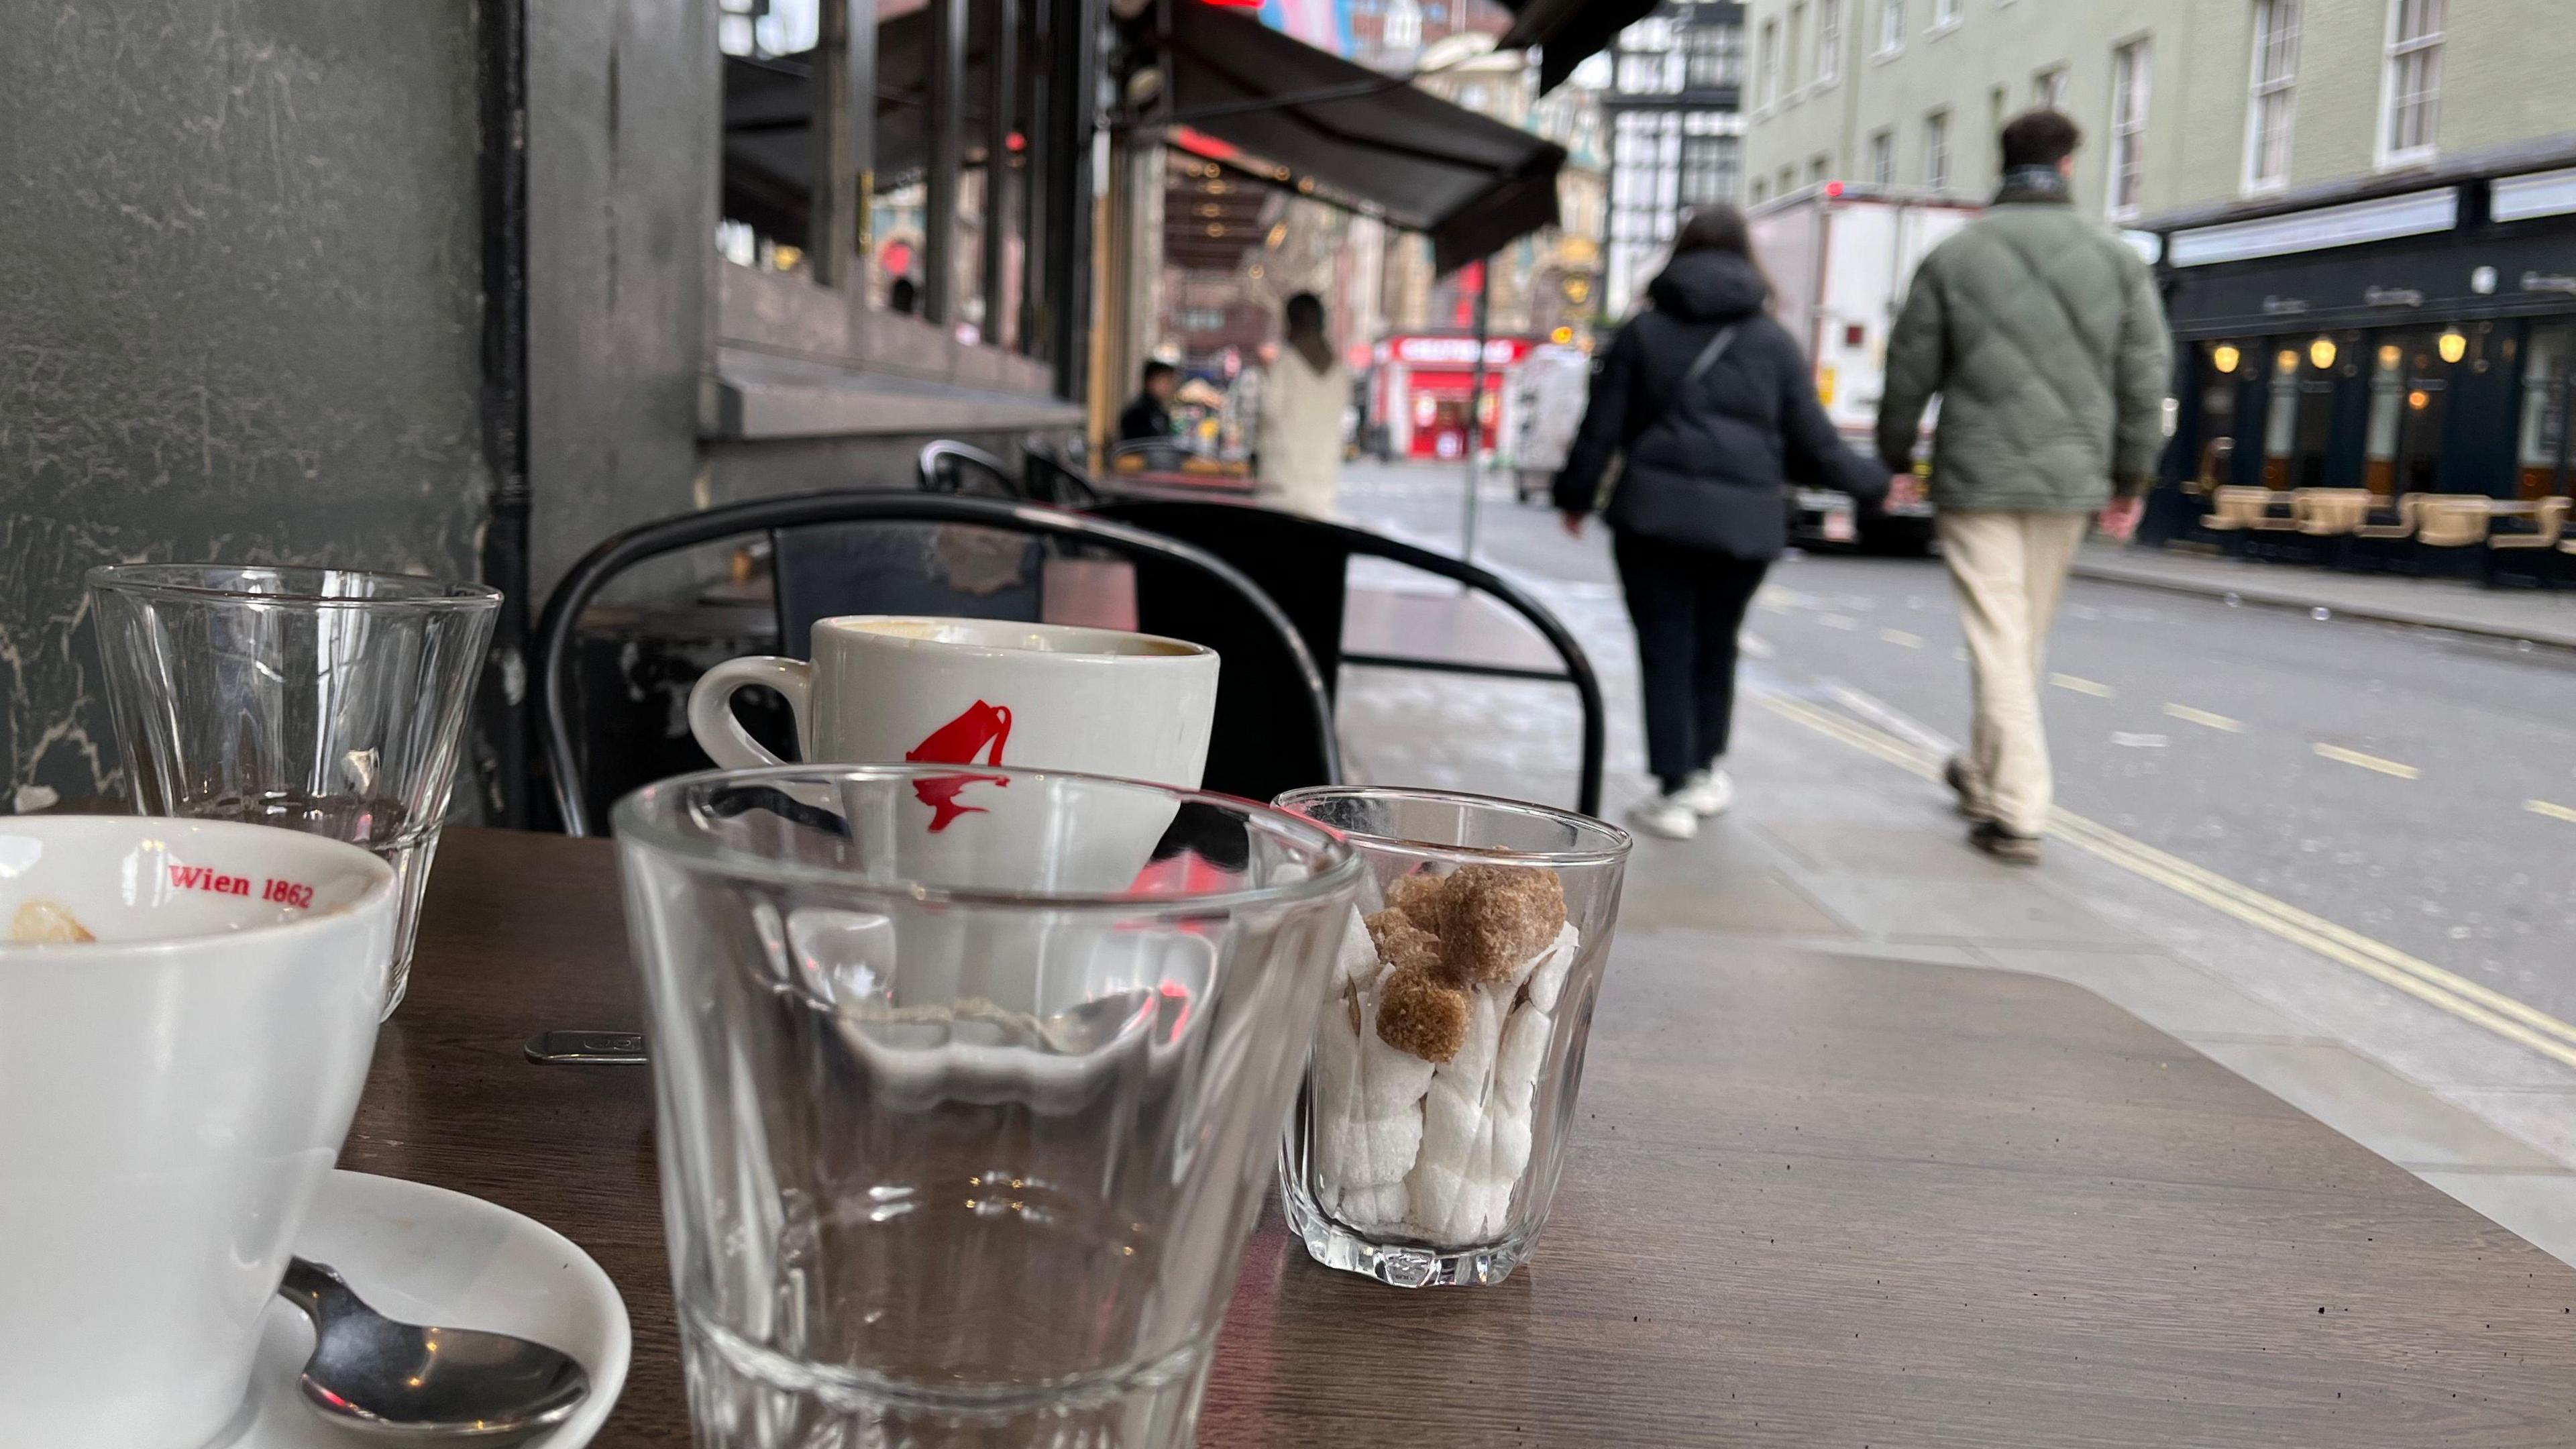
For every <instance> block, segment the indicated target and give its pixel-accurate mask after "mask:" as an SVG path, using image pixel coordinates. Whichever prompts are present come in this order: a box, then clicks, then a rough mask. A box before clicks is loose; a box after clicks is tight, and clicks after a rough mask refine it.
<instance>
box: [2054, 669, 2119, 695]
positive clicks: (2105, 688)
mask: <svg viewBox="0 0 2576 1449" xmlns="http://www.w3.org/2000/svg"><path fill="white" fill-rule="evenodd" d="M2048 682H2049V683H2051V684H2054V685H2056V686H2057V687H2058V688H2060V689H2071V690H2074V691H2075V692H2076V693H2077V694H2089V695H2091V696H2093V697H2094V698H2095V699H2109V698H2110V697H2111V686H2109V685H2107V684H2104V683H2103V682H2102V681H2100V680H2098V679H2086V678H2085V677H2084V676H2082V675H2080V674H2052V675H2050V676H2048Z"/></svg>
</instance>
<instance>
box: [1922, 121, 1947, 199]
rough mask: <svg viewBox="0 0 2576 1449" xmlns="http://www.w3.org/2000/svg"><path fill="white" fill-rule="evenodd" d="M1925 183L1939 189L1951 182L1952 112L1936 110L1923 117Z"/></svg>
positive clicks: (1936, 189) (1935, 189)
mask: <svg viewBox="0 0 2576 1449" xmlns="http://www.w3.org/2000/svg"><path fill="white" fill-rule="evenodd" d="M1923 184H1924V185H1925V186H1928V187H1930V188H1932V189H1933V190H1934V191H1939V190H1941V189H1942V188H1944V187H1946V186H1948V185H1949V184H1950V113H1949V112H1948V111H1934V112H1933V113H1932V114H1930V115H1928V116H1925V117H1924V118H1923Z"/></svg>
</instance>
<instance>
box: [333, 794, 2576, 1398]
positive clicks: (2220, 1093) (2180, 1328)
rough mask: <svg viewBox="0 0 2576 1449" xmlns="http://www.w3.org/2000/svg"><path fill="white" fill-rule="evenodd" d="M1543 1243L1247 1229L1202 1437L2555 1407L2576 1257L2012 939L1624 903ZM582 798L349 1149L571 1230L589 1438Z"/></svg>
mask: <svg viewBox="0 0 2576 1449" xmlns="http://www.w3.org/2000/svg"><path fill="white" fill-rule="evenodd" d="M1610 972H1611V974H1610V977H1609V980H1608V982H1607V985H1606V987H1605V989H1604V991H1603V994H1602V999H1601V1004H1600V1009H1599V1017H1598V1020H1597V1023H1596V1025H1595V1027H1594V1030H1593V1033H1592V1042H1591V1052H1590V1059H1589V1066H1588V1068H1587V1073H1586V1077H1587V1079H1586V1081H1585V1083H1584V1086H1583V1096H1582V1101H1581V1104H1580V1106H1579V1108H1578V1110H1577V1124H1578V1131H1577V1135H1576V1138H1575V1141H1574V1144H1573V1147H1572V1149H1571V1155H1570V1158H1569V1160H1568V1162H1567V1166H1566V1171H1565V1182H1564V1187H1563V1189H1562V1190H1561V1192H1560V1193H1559V1196H1558V1200H1557V1204H1556V1211H1555V1217H1554V1221H1553V1222H1552V1223H1551V1224H1550V1226H1549V1227H1548V1230H1547V1234H1546V1236H1545V1238H1544V1239H1543V1240H1542V1242H1541V1244H1540V1247H1539V1250H1538V1254H1537V1257H1536V1259H1535V1260H1534V1261H1533V1262H1532V1263H1531V1264H1530V1265H1529V1266H1528V1267H1526V1268H1524V1269H1523V1270H1522V1271H1521V1272H1520V1273H1518V1274H1516V1275H1515V1276H1514V1277H1513V1278H1512V1279H1511V1280H1510V1281H1509V1282H1507V1283H1505V1284H1503V1285H1502V1286H1500V1287H1496V1288H1485V1289H1456V1290H1449V1291H1441V1292H1423V1293H1404V1292H1400V1291H1397V1290H1394V1289H1389V1288H1385V1287H1381V1286H1379V1285H1377V1284H1374V1283H1371V1282H1368V1281H1366V1280H1363V1279H1359V1278H1355V1277H1351V1276H1348V1275H1345V1274H1339V1273H1334V1272H1331V1271H1328V1270H1326V1269H1322V1268H1319V1267H1316V1266H1315V1265H1314V1264H1312V1263H1310V1262H1308V1261H1306V1259H1305V1256H1304V1253H1303V1250H1302V1249H1301V1248H1299V1247H1298V1246H1297V1245H1296V1244H1295V1243H1293V1242H1292V1241H1291V1240H1290V1239H1288V1237H1287V1236H1286V1234H1285V1232H1284V1229H1283V1228H1282V1226H1281V1223H1280V1221H1279V1218H1278V1216H1277V1213H1276V1212H1275V1210H1274V1211H1272V1212H1271V1213H1269V1214H1267V1215H1266V1216H1265V1218H1264V1221H1263V1224H1262V1226H1261V1228H1260V1230H1259V1233H1258V1234H1257V1236H1256V1237H1255V1238H1254V1240H1253V1242H1252V1245H1251V1248H1250V1250H1249V1251H1248V1252H1247V1253H1246V1255H1245V1259H1244V1267H1243V1275H1242V1278H1241V1281H1240V1283H1239V1284H1238V1286H1237V1288H1236V1290H1235V1295H1234V1299H1233V1304H1232V1307H1231V1309H1230V1310H1229V1312H1228V1315H1227V1319H1226V1326H1225V1336H1224V1339H1223V1341H1222V1343H1221V1344H1220V1346H1219V1349H1218V1353H1217V1360H1216V1365H1215V1370H1214V1373H1213V1376H1212V1379H1211V1382H1210V1385H1209V1389H1208V1397H1207V1406H1206V1410H1205V1412H1204V1414H1203V1415H1202V1418H1201V1429H1200V1442H1201V1443H1202V1444H1205V1445H1210V1446H1234V1445H1283V1446H1310V1445H1311V1446H1318V1449H1320V1446H1335V1449H1342V1446H1373V1445H1387V1446H1403V1449H1425V1446H1445V1445H1458V1446H1467V1445H1476V1446H1483V1445H1493V1444H1530V1445H1537V1446H1555V1445H1577V1444H1620V1445H1699V1444H1707V1445H1718V1444H1724V1445H1730V1446H1746V1445H1761V1446H1769V1445H1782V1446H1785V1445H1827V1444H1830V1445H1836V1446H1844V1445H1862V1444H1870V1443H1877V1444H1904V1445H1958V1446H1963V1449H1965V1446H1975V1449H1996V1446H2019V1445H2030V1446H2041V1445H2046V1446H2062V1445H2070V1444H2083V1445H2117V1444H2142V1445H2143V1444H2179V1443H2189V1444H2194V1445H2235V1444H2242V1445H2249V1446H2251V1445H2262V1446H2278V1445H2312V1444H2313V1445H2326V1444H2331V1445H2337V1446H2361V1445H2380V1444H2385V1445H2406V1446H2422V1445H2430V1444H2446V1445H2451V1444H2477V1445H2534V1446H2537V1445H2561V1444H2566V1443H2569V1442H2576V1316H2571V1314H2570V1310H2571V1309H2576V1271H2571V1270H2570V1269H2568V1268H2567V1267H2566V1266H2564V1265H2562V1264H2560V1263H2559V1262H2558V1261H2557V1260H2556V1259H2553V1258H2550V1257H2548V1256H2547V1255H2545V1254H2543V1253H2541V1252H2540V1251H2539V1250H2537V1249H2535V1248H2532V1247H2530V1246H2529V1245H2528V1244H2526V1243H2524V1242H2522V1241H2521V1240H2520V1239H2518V1238H2516V1237H2514V1236H2513V1235H2512V1234H2510V1233H2507V1232H2506V1231H2505V1230H2503V1229H2502V1228H2499V1227H2497V1226H2495V1225H2494V1224H2492V1223H2490V1222H2488V1221H2487V1220H2486V1219H2484V1218H2482V1217H2480V1216H2478V1215H2477V1214H2476V1213H2474V1212H2471V1211H2470V1210H2469V1209H2467V1208H2465V1207H2462V1206H2460V1205H2459V1204H2457V1203H2455V1202H2453V1201H2452V1200H2451V1199H2449V1198H2447V1197H2444V1196H2443V1195H2442V1194H2440V1193H2439V1192H2437V1191H2435V1190H2434V1189H2432V1188H2430V1187H2428V1186H2426V1185H2424V1184H2423V1183H2421V1182H2419V1181H2418V1180H2417V1179H2415V1178H2414V1177H2412V1176H2411V1175H2409V1174H2408V1173H2406V1172H2405V1171H2403V1170H2402V1169H2400V1168H2397V1167H2395V1166H2393V1165H2391V1164H2389V1163H2387V1162H2385V1161H2383V1160H2381V1159H2379V1158H2378V1157H2375V1156H2373V1155H2371V1154H2370V1153H2368V1152H2366V1151H2364V1150H2363V1149H2362V1148H2360V1147H2358V1146H2356V1145H2354V1144H2353V1143H2351V1142H2349V1141H2347V1140H2346V1139H2344V1138H2342V1137H2340V1136H2338V1135H2337V1134H2335V1133H2334V1132H2332V1131H2330V1130H2329V1129H2327V1128H2325V1127H2324V1126H2322V1125H2320V1124H2318V1123H2317V1122H2315V1121H2314V1120H2312V1119H2310V1118H2308V1117H2306V1116H2304V1115H2302V1114H2300V1113H2299V1112H2297V1111H2295V1110H2294V1109H2292V1108H2290V1107H2289V1106H2287V1105H2285V1104H2283V1103H2281V1102H2280V1101H2279V1100H2277V1099H2275V1098H2273V1097H2271V1096H2269V1095H2268V1094H2266V1093H2264V1092H2262V1091H2261V1090H2259V1089H2258V1088H2255V1087H2253V1086H2251V1085H2249V1084H2247V1083H2246V1082H2244V1081H2242V1080H2241V1079H2239V1078H2237V1077H2236V1076H2234V1075H2233V1074H2231V1073H2229V1072H2228V1071H2226V1070H2225V1069H2224V1068H2221V1067H2219V1066H2217V1065H2215V1064H2214V1063H2211V1062H2209V1061H2207V1060H2205V1059H2203V1058H2201V1057H2199V1056H2197V1055H2195V1054H2194V1053H2193V1052H2192V1051H2191V1050H2190V1049H2189V1048H2187V1047H2185V1046H2183V1045H2181V1044H2180V1043H2178V1042H2175V1041H2173V1040H2172V1039H2171V1038H2168V1037H2165V1036H2163V1035H2162V1034H2160V1033H2158V1032H2156V1031H2154V1030H2153V1029H2151V1028H2149V1027H2147V1026H2146V1025H2144V1024H2143V1023H2141V1022H2139V1021H2137V1020H2136V1019H2135V1018H2133V1017H2130V1016H2128V1015H2127V1014H2125V1013H2123V1012H2121V1011H2119V1010H2118V1009H2116V1008H2114V1007H2112V1006H2110V1005H2109V1004H2107V1003H2105V1002H2103V1001H2101V1000H2099V999H2098V998H2095V997H2093V996H2091V995H2089V994H2087V993H2085V992H2083V991H2080V990H2078V989H2076V988H2074V987H2071V986H2066V985H2063V984H2061V983H2058V982H2054V981H2049V980H2045V979H2043V978H2039V977H2035V976H2023V975H2015V974H2011V973H2006V972H1983V971H1973V970H1963V969H1956V968H1950V967H1940V966H1929V965H1923V964H1918V963H1912V962H1902V961H1878V960H1869V959H1864V958H1859V957H1848V956H1838V955H1831V954H1822V953H1812V952H1798V951H1790V950H1785V949H1775V948H1757V947H1752V946H1746V945H1744V944H1742V943H1735V942H1727V941H1725V940H1723V939H1722V938H1714V937H1707V936H1684V935H1651V934H1643V933H1640V934H1636V935H1632V936H1631V937H1628V938H1626V939H1623V940H1621V941H1620V942H1619V943H1618V946H1617V948H1616V954H1615V956H1614V959H1613V962H1612V965H1611V968H1610ZM639 1022H640V1015H639V1012H638V1009H637V1006H636V999H635V991H634V987H633V984H632V981H631V979H630V976H629V973H628V969H627V965H626V960H625V948H624V941H623V928H622V917H621V915H620V912H619V907H618V902H617V897H616V880H615V860H614V856H613V854H612V852H611V850H610V847H609V846H608V845H607V844H605V843H604V842H599V841H573V840H565V839H561V838H558V837H549V836H536V835H522V834H514V833H509V832H501V831H485V830H451V831H449V832H448V833H447V836H446V839H445V841H444V843H443V844H442V845H441V846H440V849H439V853H438V862H437V869H436V871H435V873H434V874H433V876H432V878H431V882H430V887H429V899H428V906H427V912H426V916H425V919H424V925H423V929H422V936H421V943H420V951H419V955H418V958H417V960H416V963H415V965H414V968H413V974H412V986H411V996H410V999H409V1000H408V1001H407V1002H406V1003H405V1004H404V1005H403V1007H402V1009H401V1010H400V1011H399V1012H397V1013H396V1014H395V1016H394V1018H393V1020H392V1021H390V1022H388V1023H387V1024H386V1026H385V1030H384V1033H383V1037H382V1041H381V1043H380V1045H379V1047H378V1049H377V1055H376V1061H375V1065H374V1070H373V1075H372V1076H371V1078H370V1080H369V1083H368V1088H367V1094H366V1097H365V1100H364V1102H363V1103H362V1104H361V1106H360V1108H359V1113H358V1121H357V1126H356V1129H355V1130H354V1131H353V1132H352V1134H351V1136H350V1140H349V1144H348V1147H347V1149H346V1150H345V1151H344V1152H343V1153H342V1155H341V1163H342V1165H343V1166H345V1167H349V1168H353V1169H356V1170H360V1171H366V1172H380V1173H387V1174H391V1175H393V1176H397V1177H408V1178H415V1179H418V1180H421V1181H425V1182H433V1183H437V1184H440V1185H442V1186H445V1187H450V1188H455V1189H457V1190H459V1191H463V1192H469V1193H473V1194H475V1195H476V1196H479V1197H483V1198H486V1199H489V1200H491V1201H493V1202H496V1203H499V1204H501V1205H503V1206H505V1207H509V1208H512V1209H514V1210H516V1211H518V1212H522V1213H525V1214H527V1215H528V1216H530V1217H533V1218H536V1219H538V1220H539V1221H541V1222H545V1223H547V1224H549V1225H551V1226H553V1227H555V1228H556V1229H558V1230H559V1231H561V1232H563V1233H564V1234H565V1235H567V1236H569V1237H570V1238H572V1239H573V1241H575V1242H577V1243H579V1244H581V1245H582V1246H583V1247H584V1248H586V1249H587V1250H589V1252H590V1253H591V1255H592V1256H594V1257H595V1258H597V1259H598V1260H599V1262H600V1265H601V1266H602V1267H604V1268H605V1269H606V1270H607V1271H608V1273H609V1276H610V1277H612V1278H613V1279H615V1280H616V1282H617V1284H618V1286H619V1288H620V1289H621V1290H622V1291H623V1292H624V1294H625V1295H626V1301H627V1306H628V1309H629V1311H630V1313H631V1314H632V1316H633V1319H634V1322H635V1367H634V1372H633V1376H632V1377H631V1378H630V1379H629V1381H628V1383H627V1387H626V1392H625V1396H624V1398H623V1399H622V1400H621V1402H620V1403H619V1405H618V1409H617V1412H616V1415H615V1416H614V1418H613V1419H612V1420H611V1421H610V1425H609V1427H608V1429H607V1430H606V1432H604V1433H603V1434H602V1436H601V1437H600V1439H599V1440H598V1441H597V1442H599V1443H601V1444H603V1445H619V1446H623V1445H652V1444H685V1443H687V1442H688V1431H687V1427H686V1416H685V1412H684V1407H683V1402H682V1397H681V1385H680V1371H679V1364H678V1349H677V1339H676V1330H675V1328H674V1325H673V1321H672V1313H671V1294H670V1282H669V1276H668V1269H667V1266H666V1262H665V1259H664V1256H663V1240H662V1229H661V1211H660V1202H659V1197H658V1193H659V1186H658V1183H657V1180H656V1178H655V1173H654V1167H653V1159H652V1150H653V1148H652V1142H653V1138H652V1132H653V1127H652V1104H651V1093H650V1083H649V1077H648V1073H647V1072H646V1071H644V1070H642V1069H638V1068H633V1067H568V1066H535V1065H531V1064H529V1063H528V1062H526V1061H525V1060H524V1059H523V1058H522V1056H521V1054H520V1047H521V1044H522V1043H523V1042H524V1041H525V1040H526V1039H527V1038H528V1037H529V1036H530V1035H532V1034H534V1033H536V1032H537V1031H539V1030H542V1029H547V1028H573V1027H592V1028H602V1029H620V1028H632V1027H634V1026H636V1025H638V1024H639Z"/></svg>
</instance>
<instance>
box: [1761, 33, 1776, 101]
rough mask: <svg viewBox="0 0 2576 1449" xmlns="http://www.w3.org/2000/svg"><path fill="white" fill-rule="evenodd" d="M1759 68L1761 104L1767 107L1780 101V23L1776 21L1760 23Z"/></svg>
mask: <svg viewBox="0 0 2576 1449" xmlns="http://www.w3.org/2000/svg"><path fill="white" fill-rule="evenodd" d="M1761 66H1762V77H1761V81H1760V85H1761V89H1762V100H1761V104H1763V105H1766V106H1767V105H1769V104H1771V103H1772V102H1773V101H1776V100H1778V99H1780V22H1779V21H1777V20H1765V21H1763V22H1762V59H1761Z"/></svg>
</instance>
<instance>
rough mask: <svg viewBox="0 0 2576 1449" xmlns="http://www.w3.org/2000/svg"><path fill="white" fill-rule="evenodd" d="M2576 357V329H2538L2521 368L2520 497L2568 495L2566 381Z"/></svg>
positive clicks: (2533, 332) (2538, 326)
mask: <svg viewBox="0 0 2576 1449" xmlns="http://www.w3.org/2000/svg"><path fill="white" fill-rule="evenodd" d="M2572 352H2576V328H2570V327H2569V326H2567V325H2566V324H2565V323H2551V324H2534V325H2533V327H2532V329H2531V345H2530V346H2529V347H2528V348H2526V349H2525V350H2524V352H2523V363H2522V446H2521V450H2520V458H2519V461H2520V463H2521V484H2522V488H2521V492H2522V496H2523V497H2525V498H2546V497H2548V496H2549V495H2550V494H2553V493H2559V492H2563V491H2565V486H2566V485H2565V483H2564V482H2563V477H2564V469H2565V466H2566V461H2567V377H2568V366H2567V364H2568V360H2569V357H2570V354H2571V353H2572Z"/></svg>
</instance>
